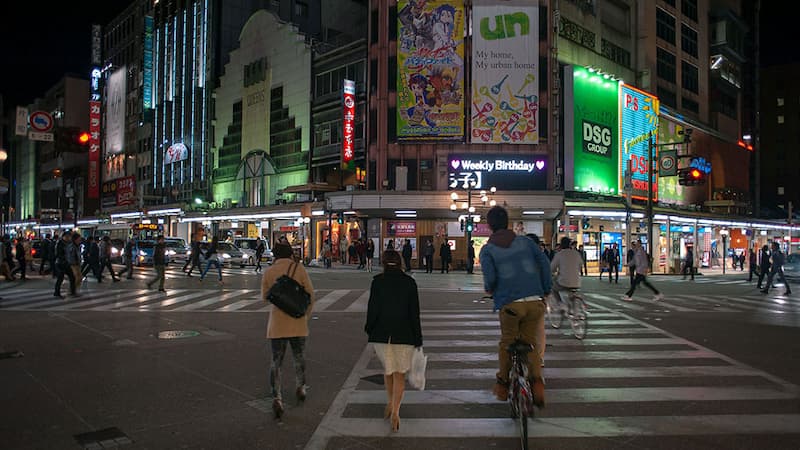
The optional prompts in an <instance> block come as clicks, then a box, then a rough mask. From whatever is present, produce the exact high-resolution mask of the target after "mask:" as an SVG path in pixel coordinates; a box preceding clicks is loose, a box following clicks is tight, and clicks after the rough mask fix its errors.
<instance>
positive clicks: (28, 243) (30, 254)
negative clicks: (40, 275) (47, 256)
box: [22, 239, 36, 272]
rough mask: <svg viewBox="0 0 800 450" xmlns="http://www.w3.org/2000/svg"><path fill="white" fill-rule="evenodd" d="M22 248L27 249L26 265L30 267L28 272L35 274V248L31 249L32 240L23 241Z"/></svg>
mask: <svg viewBox="0 0 800 450" xmlns="http://www.w3.org/2000/svg"><path fill="white" fill-rule="evenodd" d="M22 247H23V248H24V249H25V264H27V265H28V270H30V271H31V272H33V271H35V270H36V268H35V267H33V247H31V240H30V239H24V240H23V241H22Z"/></svg>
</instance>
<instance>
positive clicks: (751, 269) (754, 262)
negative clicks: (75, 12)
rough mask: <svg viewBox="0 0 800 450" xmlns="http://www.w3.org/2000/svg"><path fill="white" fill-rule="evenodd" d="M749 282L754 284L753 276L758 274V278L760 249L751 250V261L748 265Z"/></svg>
mask: <svg viewBox="0 0 800 450" xmlns="http://www.w3.org/2000/svg"><path fill="white" fill-rule="evenodd" d="M747 270H748V273H747V282H748V283H752V282H753V274H756V277H758V247H753V248H752V249H750V261H749V262H748V265H747Z"/></svg>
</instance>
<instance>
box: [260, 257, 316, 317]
mask: <svg viewBox="0 0 800 450" xmlns="http://www.w3.org/2000/svg"><path fill="white" fill-rule="evenodd" d="M296 270H297V263H296V262H293V263H292V265H290V266H289V270H287V271H286V275H281V277H280V278H278V279H277V280H275V284H273V285H272V287H271V288H269V291H268V292H267V300H269V301H270V303H272V304H273V305H275V306H276V307H278V308H280V310H281V311H283V312H285V313H286V314H288V315H290V316H292V317H294V318H295V319H299V318H300V317H303V316H305V315H306V311H308V307H309V306H310V305H311V295H309V293H308V292H306V290H305V289H304V288H303V286H302V285H300V283H298V282H297V281H295V279H294V278H292V277H293V276H294V273H295V271H296ZM289 271H291V272H292V273H291V275H290V274H289Z"/></svg>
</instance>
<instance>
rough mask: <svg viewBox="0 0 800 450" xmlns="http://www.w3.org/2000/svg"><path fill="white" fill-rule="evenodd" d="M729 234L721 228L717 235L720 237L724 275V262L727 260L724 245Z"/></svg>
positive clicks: (723, 271)
mask: <svg viewBox="0 0 800 450" xmlns="http://www.w3.org/2000/svg"><path fill="white" fill-rule="evenodd" d="M729 233H730V232H729V231H728V230H727V229H726V228H723V229H721V230H719V234H720V235H721V236H722V274H723V275H725V260H726V259H727V258H728V251H727V250H726V248H725V245H726V244H727V243H728V234H729Z"/></svg>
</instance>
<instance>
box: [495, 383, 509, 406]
mask: <svg viewBox="0 0 800 450" xmlns="http://www.w3.org/2000/svg"><path fill="white" fill-rule="evenodd" d="M492 392H493V393H494V396H495V397H496V398H497V399H498V400H500V401H501V402H506V401H508V381H503V380H501V379H499V378H498V379H497V382H496V383H495V384H494V389H492Z"/></svg>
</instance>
